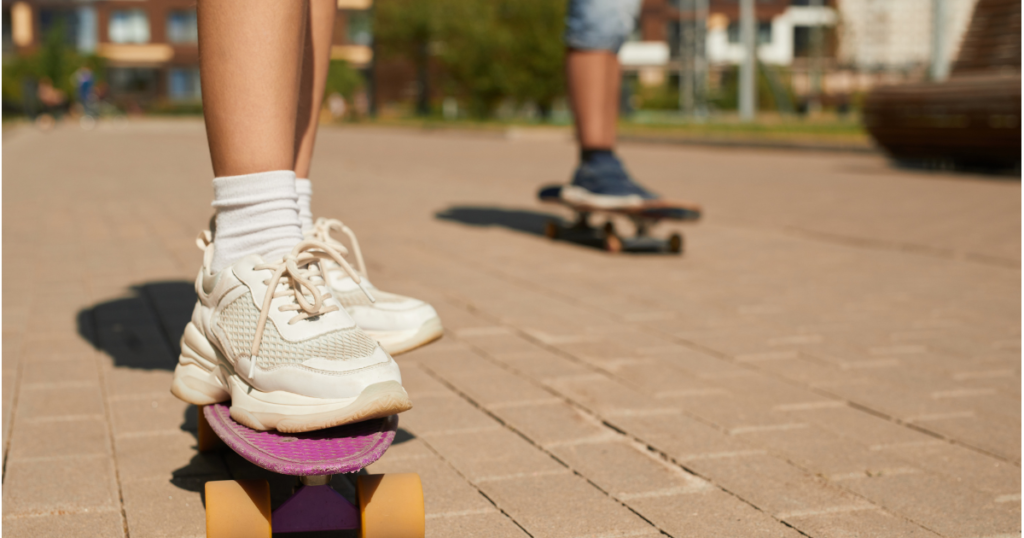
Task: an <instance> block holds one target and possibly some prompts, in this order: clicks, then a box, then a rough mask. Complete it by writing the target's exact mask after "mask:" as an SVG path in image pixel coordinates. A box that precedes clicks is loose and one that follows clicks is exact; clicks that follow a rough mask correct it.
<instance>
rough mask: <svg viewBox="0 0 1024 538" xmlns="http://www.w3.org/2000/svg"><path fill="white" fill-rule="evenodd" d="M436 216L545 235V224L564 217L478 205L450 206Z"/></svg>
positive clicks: (560, 220) (443, 218) (476, 224)
mask: <svg viewBox="0 0 1024 538" xmlns="http://www.w3.org/2000/svg"><path fill="white" fill-rule="evenodd" d="M434 217H435V218H437V219H439V220H447V221H451V222H458V223H461V224H468V225H470V226H501V227H504V228H508V229H510V230H515V231H517V232H525V233H528V234H533V235H544V225H545V224H547V223H548V221H550V220H554V221H557V222H562V217H560V216H558V215H554V214H551V213H540V212H537V211H530V210H527V209H504V208H501V207H478V206H455V207H449V208H448V209H445V210H444V211H439V212H437V213H436V214H434Z"/></svg>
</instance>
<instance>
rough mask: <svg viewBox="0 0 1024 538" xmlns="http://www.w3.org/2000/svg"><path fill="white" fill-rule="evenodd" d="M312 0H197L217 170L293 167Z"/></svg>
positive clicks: (205, 91) (208, 120)
mask: <svg viewBox="0 0 1024 538" xmlns="http://www.w3.org/2000/svg"><path fill="white" fill-rule="evenodd" d="M307 15H308V7H307V3H306V0H288V1H280V0H199V2H198V18H199V68H200V73H201V79H202V86H203V110H204V115H205V117H206V133H207V137H208V140H209V144H210V157H211V159H212V160H213V172H214V175H215V176H217V177H223V176H236V175H242V174H251V173H257V172H266V171H271V170H291V168H292V166H293V164H294V162H295V150H294V140H295V115H296V107H295V103H297V102H298V100H299V74H300V65H301V59H302V50H303V35H304V34H305V23H306V17H307Z"/></svg>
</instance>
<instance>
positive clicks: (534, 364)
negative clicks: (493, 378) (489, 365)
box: [491, 350, 591, 380]
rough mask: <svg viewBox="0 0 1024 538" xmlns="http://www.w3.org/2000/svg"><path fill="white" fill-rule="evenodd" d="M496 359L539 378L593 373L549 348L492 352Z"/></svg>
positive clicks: (518, 370)
mask: <svg viewBox="0 0 1024 538" xmlns="http://www.w3.org/2000/svg"><path fill="white" fill-rule="evenodd" d="M491 355H492V356H493V357H494V358H495V359H496V360H498V361H499V362H502V363H504V364H506V365H508V366H509V367H510V368H512V369H513V370H515V371H517V372H521V373H523V374H525V375H528V376H530V377H532V378H534V379H537V380H546V379H552V378H558V377H565V376H573V375H584V374H588V373H591V370H588V369H587V368H585V367H584V366H581V365H580V364H578V363H575V362H572V361H570V360H569V359H566V358H565V357H563V356H561V355H557V354H555V353H553V352H550V351H547V350H535V351H528V352H525V353H502V354H491Z"/></svg>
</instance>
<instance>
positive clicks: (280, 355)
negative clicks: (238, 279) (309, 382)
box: [219, 291, 377, 369]
mask: <svg viewBox="0 0 1024 538" xmlns="http://www.w3.org/2000/svg"><path fill="white" fill-rule="evenodd" d="M359 293H362V292H361V291H360V292H359ZM259 316H260V312H259V310H257V309H256V306H255V305H253V304H252V297H251V296H250V295H249V294H245V295H243V296H241V297H239V298H238V299H235V301H234V302H232V303H231V304H229V305H228V306H227V307H226V308H224V310H223V311H221V313H220V316H219V323H220V326H221V328H222V329H224V332H225V333H226V334H227V339H228V342H227V345H228V346H230V347H231V350H232V351H233V352H234V354H235V356H236V357H240V356H246V355H248V354H249V350H250V348H251V346H252V341H253V338H254V337H255V336H256V322H257V320H258V319H259ZM299 323H305V322H304V321H300V322H299ZM376 349H377V342H376V341H375V340H374V339H372V338H370V337H369V336H367V335H366V334H365V333H364V332H363V331H361V330H359V329H357V328H355V327H352V328H348V329H339V330H337V331H334V332H330V333H327V334H323V335H320V336H317V337H314V338H310V339H309V340H303V341H301V342H289V341H287V340H285V339H284V338H282V337H281V334H280V333H278V332H277V327H276V326H274V324H273V323H267V325H266V328H264V330H263V341H262V343H261V344H260V350H259V358H258V360H257V362H258V363H259V365H260V367H261V368H263V369H272V368H275V367H279V366H285V365H289V364H299V363H302V362H303V361H306V360H309V359H312V358H314V357H322V358H325V359H337V360H345V359H357V358H362V357H368V356H370V355H372V354H373V352H374V351H375V350H376Z"/></svg>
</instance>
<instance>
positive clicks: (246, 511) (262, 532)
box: [206, 480, 272, 538]
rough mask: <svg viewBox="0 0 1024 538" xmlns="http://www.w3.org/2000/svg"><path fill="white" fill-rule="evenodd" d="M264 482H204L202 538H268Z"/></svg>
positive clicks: (267, 497) (267, 495) (267, 493)
mask: <svg viewBox="0 0 1024 538" xmlns="http://www.w3.org/2000/svg"><path fill="white" fill-rule="evenodd" d="M271 532H272V531H271V527H270V484H268V483H267V481H266V480H217V481H213V482H207V483H206V538H271Z"/></svg>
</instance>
